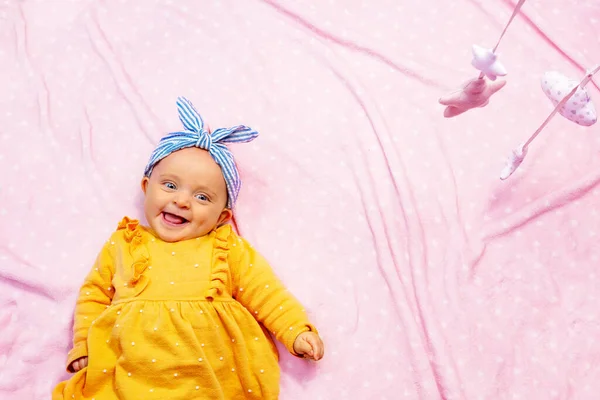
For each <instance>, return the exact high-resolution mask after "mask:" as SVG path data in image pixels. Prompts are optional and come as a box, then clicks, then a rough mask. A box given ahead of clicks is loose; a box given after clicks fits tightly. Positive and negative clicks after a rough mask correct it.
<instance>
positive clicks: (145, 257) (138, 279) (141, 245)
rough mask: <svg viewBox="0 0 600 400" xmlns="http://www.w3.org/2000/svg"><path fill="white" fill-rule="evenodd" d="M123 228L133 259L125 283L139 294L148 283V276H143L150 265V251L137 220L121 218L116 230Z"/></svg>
mask: <svg viewBox="0 0 600 400" xmlns="http://www.w3.org/2000/svg"><path fill="white" fill-rule="evenodd" d="M121 229H124V230H125V232H123V236H124V238H125V241H126V242H127V243H129V244H130V246H129V254H130V255H131V258H132V260H133V263H132V265H131V274H130V277H129V280H128V281H127V285H128V286H129V287H130V288H133V289H135V294H136V295H137V294H139V293H140V292H141V291H142V290H144V288H145V287H146V286H147V285H148V277H147V276H144V275H143V274H144V271H145V270H146V268H148V266H149V265H150V253H149V252H148V248H147V247H146V243H145V240H144V235H143V234H142V228H141V227H140V223H139V221H138V220H135V219H129V218H128V217H125V218H123V220H122V221H121V222H120V223H119V226H118V227H117V230H121Z"/></svg>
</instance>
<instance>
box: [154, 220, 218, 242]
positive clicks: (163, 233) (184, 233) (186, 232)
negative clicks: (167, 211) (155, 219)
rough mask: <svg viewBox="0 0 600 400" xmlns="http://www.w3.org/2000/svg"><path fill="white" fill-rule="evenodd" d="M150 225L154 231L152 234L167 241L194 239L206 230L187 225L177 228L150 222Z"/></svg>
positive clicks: (202, 234) (204, 233)
mask: <svg viewBox="0 0 600 400" xmlns="http://www.w3.org/2000/svg"><path fill="white" fill-rule="evenodd" d="M150 227H151V228H152V230H153V231H154V234H155V235H156V236H158V237H159V239H160V240H162V241H163V242H167V243H175V242H181V241H183V240H190V239H196V238H199V237H202V236H204V235H206V234H207V233H208V232H202V231H198V230H194V229H190V228H191V227H190V226H189V225H188V226H186V227H182V228H179V229H166V228H165V227H164V226H161V224H160V222H159V223H154V224H151V225H150Z"/></svg>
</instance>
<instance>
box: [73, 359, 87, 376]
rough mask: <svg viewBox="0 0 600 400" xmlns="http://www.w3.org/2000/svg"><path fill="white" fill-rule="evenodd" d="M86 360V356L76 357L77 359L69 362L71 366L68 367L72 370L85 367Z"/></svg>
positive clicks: (75, 370)
mask: <svg viewBox="0 0 600 400" xmlns="http://www.w3.org/2000/svg"><path fill="white" fill-rule="evenodd" d="M87 362H88V358H87V357H81V358H78V359H77V360H75V361H73V362H72V363H71V366H70V368H69V369H71V370H72V371H74V372H77V371H79V370H81V369H84V368H85V367H87Z"/></svg>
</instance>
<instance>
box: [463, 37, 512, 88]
mask: <svg viewBox="0 0 600 400" xmlns="http://www.w3.org/2000/svg"><path fill="white" fill-rule="evenodd" d="M471 65H473V66H474V67H475V68H477V69H478V70H479V71H481V73H482V74H484V75H485V76H487V77H488V78H489V79H490V80H492V81H495V80H496V78H497V77H499V76H505V75H506V69H505V68H504V65H502V63H500V61H498V56H497V55H496V54H494V52H493V51H492V50H491V49H486V48H485V47H481V46H477V45H476V44H474V45H473V61H471Z"/></svg>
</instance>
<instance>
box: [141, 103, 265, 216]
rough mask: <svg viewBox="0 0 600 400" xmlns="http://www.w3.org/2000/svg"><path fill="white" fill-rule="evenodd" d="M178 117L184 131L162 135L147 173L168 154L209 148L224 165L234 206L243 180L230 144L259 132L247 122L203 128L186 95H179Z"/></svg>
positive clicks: (229, 194) (251, 137)
mask: <svg viewBox="0 0 600 400" xmlns="http://www.w3.org/2000/svg"><path fill="white" fill-rule="evenodd" d="M177 111H178V112H179V119H180V120H181V123H183V127H184V128H185V130H183V131H181V132H172V133H169V134H168V135H167V136H165V137H163V138H162V139H161V140H160V142H159V143H158V146H157V147H156V149H154V151H153V152H152V155H151V156H150V160H149V161H148V165H146V169H145V170H144V175H145V176H147V177H149V176H150V174H151V173H152V169H153V168H154V166H155V165H156V164H157V163H158V162H159V161H160V160H162V159H163V158H165V157H166V156H168V155H169V154H171V153H173V152H175V151H177V150H181V149H185V148H187V147H198V148H200V149H204V150H207V151H208V153H209V154H210V155H211V156H212V158H213V159H214V160H215V162H216V163H217V164H218V165H219V167H221V171H223V177H224V178H225V184H226V185H227V195H228V199H227V207H228V208H233V207H234V206H235V202H236V200H237V198H238V194H239V193H240V188H241V186H242V182H241V180H240V175H239V172H238V170H237V167H236V165H235V160H234V159H233V154H231V152H230V151H229V149H228V148H227V146H226V144H227V143H246V142H250V141H252V140H254V139H255V138H256V137H257V136H258V132H256V131H255V130H254V129H251V128H249V127H247V126H244V125H238V126H234V127H233V128H219V129H217V130H215V131H213V132H212V133H210V132H208V131H207V130H205V129H204V121H203V120H202V117H201V116H200V114H199V113H198V111H196V109H195V108H194V106H193V105H192V103H191V102H190V101H189V100H188V99H186V98H185V97H178V98H177Z"/></svg>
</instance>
